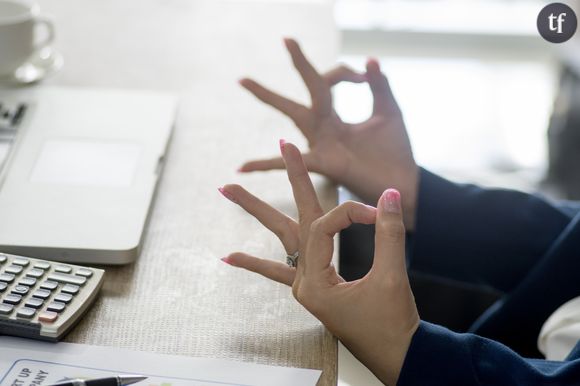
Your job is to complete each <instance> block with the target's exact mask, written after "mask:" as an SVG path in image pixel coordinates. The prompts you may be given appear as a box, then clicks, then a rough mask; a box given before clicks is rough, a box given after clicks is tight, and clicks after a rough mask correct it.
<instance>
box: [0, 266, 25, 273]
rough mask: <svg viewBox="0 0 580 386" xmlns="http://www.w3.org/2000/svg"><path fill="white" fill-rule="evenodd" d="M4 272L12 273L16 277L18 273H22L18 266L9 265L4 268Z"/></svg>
mask: <svg viewBox="0 0 580 386" xmlns="http://www.w3.org/2000/svg"><path fill="white" fill-rule="evenodd" d="M4 272H6V273H13V274H15V275H18V274H19V273H20V272H22V267H21V266H20V265H10V266H8V267H6V269H5V270H4Z"/></svg>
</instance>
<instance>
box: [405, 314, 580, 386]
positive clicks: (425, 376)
mask: <svg viewBox="0 0 580 386" xmlns="http://www.w3.org/2000/svg"><path fill="white" fill-rule="evenodd" d="M578 384H580V350H578V345H577V346H576V349H575V350H574V351H573V352H572V353H571V354H570V356H569V357H568V358H566V361H561V362H556V361H546V360H539V359H526V358H523V357H521V356H519V355H518V354H516V353H515V352H514V351H512V350H510V349H509V348H508V347H506V346H504V345H502V344H501V343H498V342H495V341H492V340H489V339H486V338H482V337H480V336H477V335H474V334H458V333H454V332H452V331H450V330H448V329H446V328H443V327H440V326H437V325H434V324H430V323H427V322H423V321H422V322H421V323H420V325H419V328H418V330H417V331H416V332H415V335H414V336H413V339H412V341H411V345H410V346H409V350H408V351H407V355H406V357H405V361H404V363H403V367H402V369H401V373H400V375H399V380H398V382H397V385H398V386H411V385H423V386H439V385H441V386H443V385H445V386H453V385H457V386H487V385H489V386H491V385H494V386H495V385H502V386H516V385H517V386H521V385H526V386H540V385H542V386H543V385H560V386H568V385H578Z"/></svg>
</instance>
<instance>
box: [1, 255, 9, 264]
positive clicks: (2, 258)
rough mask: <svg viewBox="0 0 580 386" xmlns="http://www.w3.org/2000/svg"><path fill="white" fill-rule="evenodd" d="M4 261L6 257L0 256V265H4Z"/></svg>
mask: <svg viewBox="0 0 580 386" xmlns="http://www.w3.org/2000/svg"><path fill="white" fill-rule="evenodd" d="M6 260H8V258H7V257H6V255H0V264H4V263H5V262H6Z"/></svg>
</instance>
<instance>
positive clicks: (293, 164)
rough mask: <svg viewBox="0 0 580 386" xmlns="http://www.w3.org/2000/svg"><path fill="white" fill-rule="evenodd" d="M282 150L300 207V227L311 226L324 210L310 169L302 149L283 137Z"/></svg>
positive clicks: (293, 191)
mask: <svg viewBox="0 0 580 386" xmlns="http://www.w3.org/2000/svg"><path fill="white" fill-rule="evenodd" d="M280 151H281V152H282V158H283V159H284V163H285V164H286V172H287V173H288V180H290V185H292V193H293V194H294V200H295V201H296V206H297V207H298V216H299V220H300V221H299V222H300V227H301V228H304V226H310V224H311V223H312V221H314V220H315V219H317V218H318V217H320V216H322V215H323V214H324V212H323V211H322V208H321V207H320V203H319V202H318V197H317V196H316V191H315V190H314V186H313V185H312V181H311V180H310V176H309V175H308V170H307V169H306V165H305V164H304V160H303V159H302V155H301V154H300V150H298V148H297V147H296V146H294V145H293V144H291V143H288V142H286V141H284V140H283V139H281V140H280Z"/></svg>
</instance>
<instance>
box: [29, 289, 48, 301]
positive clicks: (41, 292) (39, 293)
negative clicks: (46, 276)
mask: <svg viewBox="0 0 580 386" xmlns="http://www.w3.org/2000/svg"><path fill="white" fill-rule="evenodd" d="M32 296H33V297H35V298H40V299H48V298H49V297H50V291H47V290H43V289H39V290H36V291H34V293H33V294H32Z"/></svg>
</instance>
